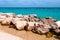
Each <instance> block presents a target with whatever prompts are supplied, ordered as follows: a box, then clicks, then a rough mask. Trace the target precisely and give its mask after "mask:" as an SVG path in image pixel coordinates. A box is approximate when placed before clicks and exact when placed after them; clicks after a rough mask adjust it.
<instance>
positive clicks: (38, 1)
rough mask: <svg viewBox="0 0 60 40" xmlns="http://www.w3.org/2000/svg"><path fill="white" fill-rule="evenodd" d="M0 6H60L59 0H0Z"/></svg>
mask: <svg viewBox="0 0 60 40" xmlns="http://www.w3.org/2000/svg"><path fill="white" fill-rule="evenodd" d="M0 7H60V0H0Z"/></svg>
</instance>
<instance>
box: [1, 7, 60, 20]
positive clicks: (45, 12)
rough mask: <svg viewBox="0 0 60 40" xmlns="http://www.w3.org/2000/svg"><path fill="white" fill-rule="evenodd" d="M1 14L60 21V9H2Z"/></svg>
mask: <svg viewBox="0 0 60 40" xmlns="http://www.w3.org/2000/svg"><path fill="white" fill-rule="evenodd" d="M0 12H4V13H6V12H9V13H10V12H12V13H15V14H23V15H26V14H37V15H38V17H39V18H45V17H49V16H50V17H53V18H55V19H57V20H60V8H35V7H34V8H33V7H26V8H24V7H14V8H13V7H0Z"/></svg>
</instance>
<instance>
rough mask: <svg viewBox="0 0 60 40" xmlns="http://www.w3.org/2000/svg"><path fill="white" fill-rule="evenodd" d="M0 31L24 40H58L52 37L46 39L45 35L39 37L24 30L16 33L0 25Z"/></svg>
mask: <svg viewBox="0 0 60 40" xmlns="http://www.w3.org/2000/svg"><path fill="white" fill-rule="evenodd" d="M0 31H2V32H6V33H9V34H12V35H15V36H18V37H21V38H23V39H25V40H58V39H56V38H54V37H51V38H46V36H45V35H39V34H36V33H33V32H31V31H25V30H22V31H18V30H16V29H14V28H9V26H2V25H0ZM43 38H44V39H43Z"/></svg>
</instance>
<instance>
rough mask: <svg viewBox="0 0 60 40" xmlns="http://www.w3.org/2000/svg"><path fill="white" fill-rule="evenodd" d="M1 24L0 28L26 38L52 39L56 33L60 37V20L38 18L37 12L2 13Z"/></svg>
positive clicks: (27, 39) (0, 16)
mask: <svg viewBox="0 0 60 40" xmlns="http://www.w3.org/2000/svg"><path fill="white" fill-rule="evenodd" d="M0 24H1V25H0V26H1V28H0V30H2V31H4V32H8V33H10V34H13V35H16V36H19V37H23V38H24V39H26V40H37V39H38V40H45V39H46V40H51V39H52V38H53V36H54V35H55V36H58V37H59V33H60V29H59V28H60V21H57V20H55V19H53V18H52V17H46V18H37V15H36V14H29V15H22V14H20V15H16V14H13V13H9V14H8V13H5V14H4V13H1V14H0ZM52 32H53V33H52ZM54 33H56V34H54ZM41 34H42V35H41ZM33 37H34V38H33ZM39 37H40V38H39ZM43 37H44V39H43ZM53 40H55V38H53Z"/></svg>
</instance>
